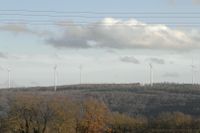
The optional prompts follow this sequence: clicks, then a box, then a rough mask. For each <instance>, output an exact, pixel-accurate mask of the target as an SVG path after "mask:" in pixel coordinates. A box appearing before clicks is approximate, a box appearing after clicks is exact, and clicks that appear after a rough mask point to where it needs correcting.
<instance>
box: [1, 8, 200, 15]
mask: <svg viewBox="0 0 200 133" xmlns="http://www.w3.org/2000/svg"><path fill="white" fill-rule="evenodd" d="M0 12H30V13H56V14H200V11H199V12H197V11H195V12H194V11H190V12H185V11H157V12H156V11H145V12H144V11H123V12H119V11H56V10H29V9H15V10H14V9H12V10H8V9H5V10H2V9H1V10H0Z"/></svg>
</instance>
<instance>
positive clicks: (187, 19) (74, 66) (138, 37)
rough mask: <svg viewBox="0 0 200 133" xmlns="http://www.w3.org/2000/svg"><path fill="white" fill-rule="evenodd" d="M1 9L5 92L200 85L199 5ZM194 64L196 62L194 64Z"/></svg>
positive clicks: (18, 5) (13, 4) (177, 0)
mask: <svg viewBox="0 0 200 133" xmlns="http://www.w3.org/2000/svg"><path fill="white" fill-rule="evenodd" d="M1 3H2V4H1V5H0V87H6V86H7V84H8V80H7V79H8V73H7V68H10V69H11V79H12V86H39V85H42V86H46V85H52V84H53V67H54V65H55V64H57V65H58V83H59V84H60V85H64V84H77V83H79V66H80V64H81V65H82V82H84V83H133V82H141V83H148V82H149V63H151V64H152V65H153V71H154V82H178V83H191V81H192V67H191V65H192V64H193V65H194V66H195V67H193V68H194V69H193V71H194V77H195V82H196V83H200V55H199V52H200V50H199V47H200V43H199V42H200V29H199V27H200V10H199V8H200V1H199V0H149V1H147V0H139V1H138V0H137V1H136V0H135V1H134V0H123V1H122V0H121V1H119V0H118V1H117V0H101V1H95V0H84V1H80V0H73V1H68V0H59V1H49V0H29V1H27V0H18V1H13V0H6V1H1ZM192 62H193V63H192Z"/></svg>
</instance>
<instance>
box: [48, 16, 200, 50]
mask: <svg viewBox="0 0 200 133" xmlns="http://www.w3.org/2000/svg"><path fill="white" fill-rule="evenodd" d="M65 28H66V30H65V33H64V34H63V35H62V36H59V37H55V36H54V37H50V38H49V39H48V40H47V44H49V45H52V46H54V47H56V48H82V49H86V48H112V49H161V50H169V49H170V50H179V51H181V50H189V49H194V48H199V43H198V40H199V38H198V37H193V36H192V35H190V34H189V33H188V32H185V31H182V30H175V29H171V28H169V27H167V26H165V25H148V24H145V23H143V22H140V21H137V20H135V19H131V20H128V21H122V20H119V19H114V18H105V19H103V20H102V21H100V22H96V23H92V24H89V25H87V26H84V27H83V26H79V25H75V24H74V25H73V26H67V25H65ZM91 42H92V43H91Z"/></svg>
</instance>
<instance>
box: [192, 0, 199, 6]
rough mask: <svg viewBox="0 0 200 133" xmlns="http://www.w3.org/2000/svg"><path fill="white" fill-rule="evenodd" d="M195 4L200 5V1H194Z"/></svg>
mask: <svg viewBox="0 0 200 133" xmlns="http://www.w3.org/2000/svg"><path fill="white" fill-rule="evenodd" d="M192 1H193V3H194V4H198V5H199V4H200V0H192Z"/></svg>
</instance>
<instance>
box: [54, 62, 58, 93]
mask: <svg viewBox="0 0 200 133" xmlns="http://www.w3.org/2000/svg"><path fill="white" fill-rule="evenodd" d="M53 69H54V91H56V90H57V78H58V77H57V65H55V66H54V68H53Z"/></svg>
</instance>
